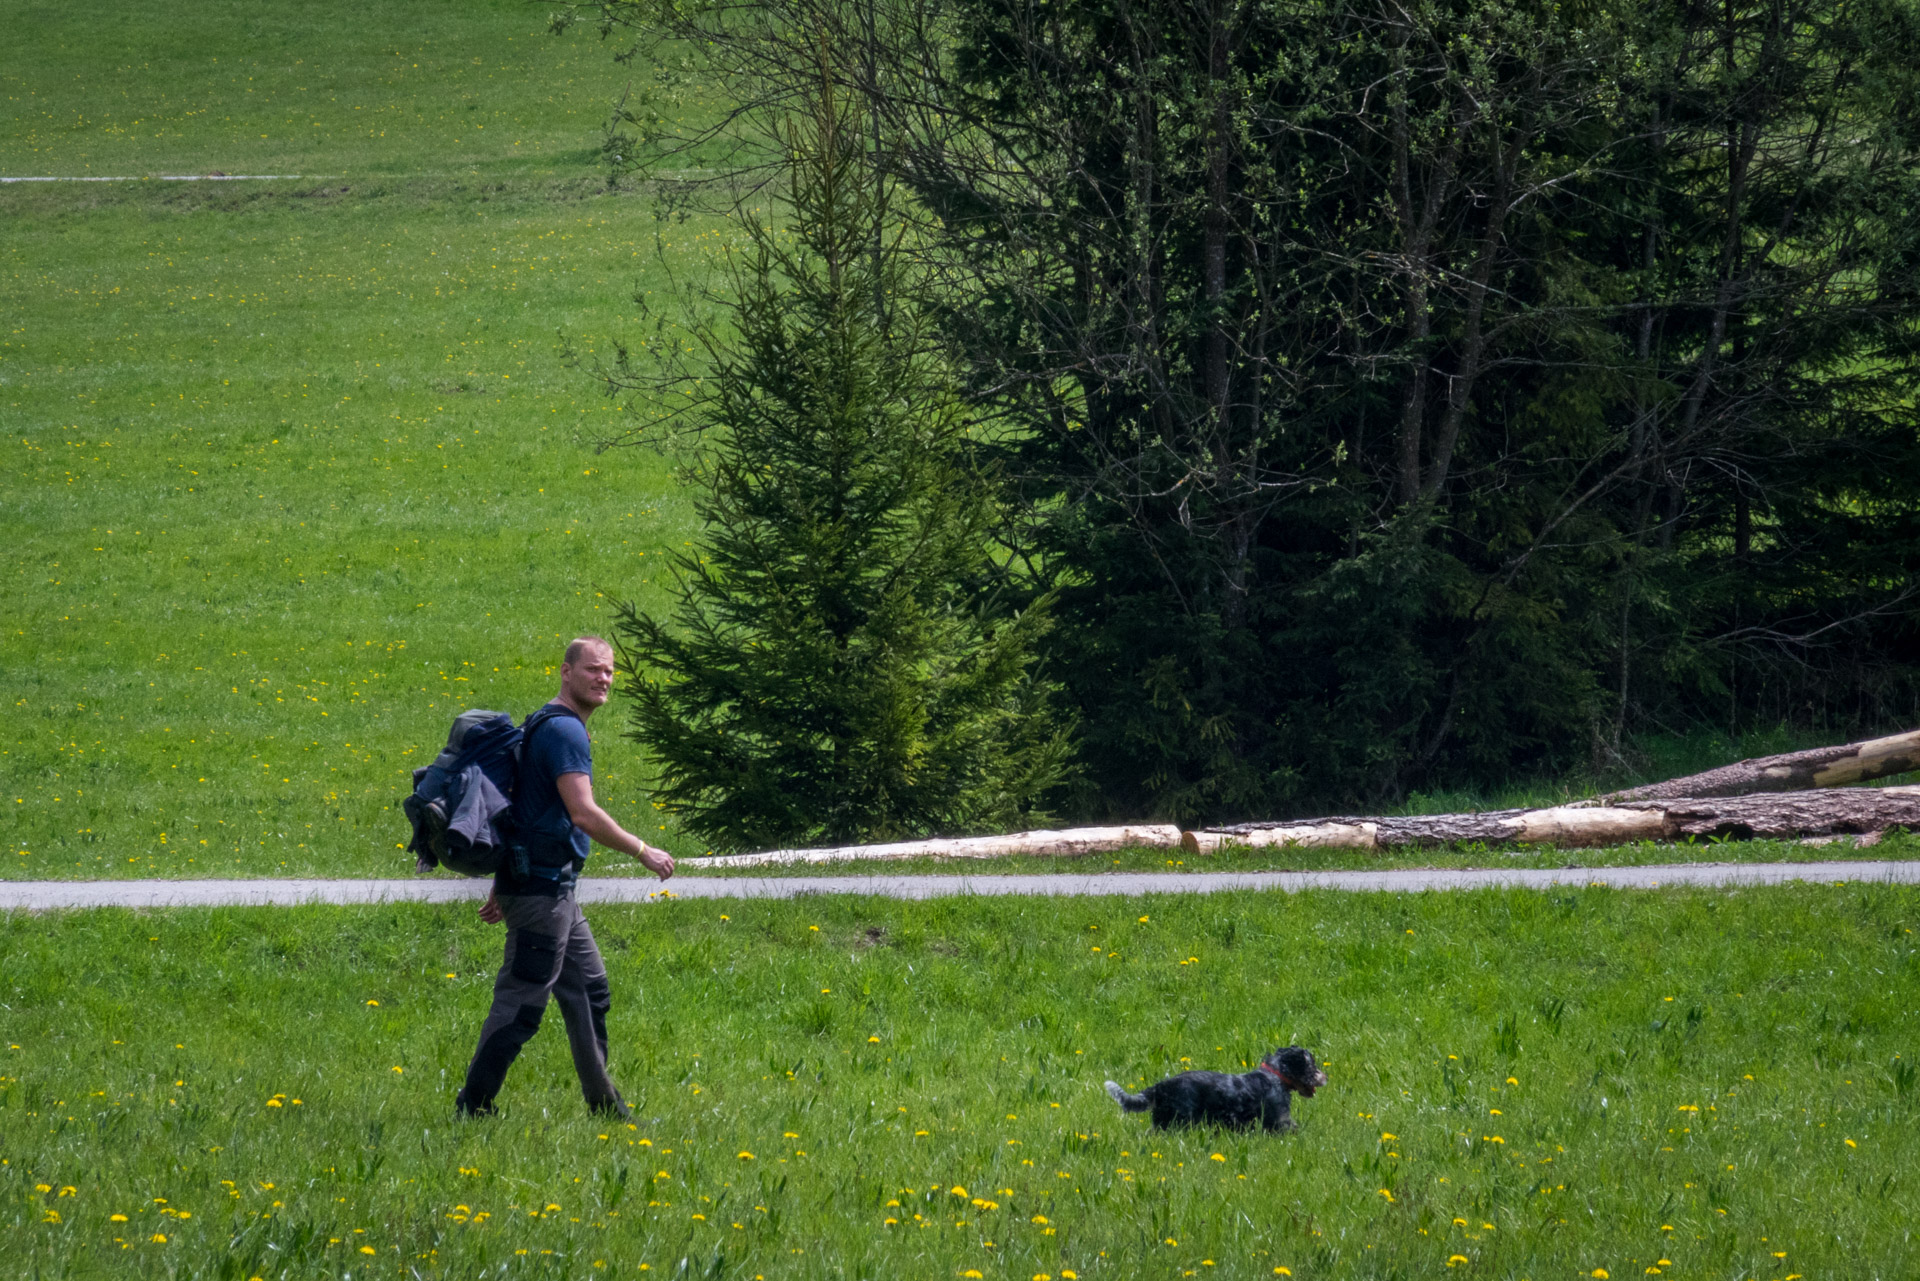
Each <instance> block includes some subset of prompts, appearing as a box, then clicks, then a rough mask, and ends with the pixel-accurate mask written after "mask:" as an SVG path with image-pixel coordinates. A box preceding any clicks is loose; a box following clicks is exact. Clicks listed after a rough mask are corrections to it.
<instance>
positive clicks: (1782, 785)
mask: <svg viewBox="0 0 1920 1281" xmlns="http://www.w3.org/2000/svg"><path fill="white" fill-rule="evenodd" d="M1914 769H1920V730H1913V731H1911V732H1909V733H1906V734H1895V735H1893V736H1891V737H1889V738H1876V739H1871V740H1869V741H1867V742H1864V743H1842V744H1841V745H1840V746H1838V747H1816V748H1814V749H1812V750H1811V751H1806V752H1787V753H1785V754H1784V755H1781V756H1757V757H1755V758H1754V759H1752V760H1749V761H1739V762H1737V763H1735V764H1732V765H1723V766H1721V767H1720V768H1719V769H1710V770H1708V771H1707V772H1706V773H1704V774H1690V775H1688V776H1687V777H1686V778H1672V779H1668V780H1667V781H1666V782H1664V783H1649V784H1648V785H1647V786H1645V787H1632V788H1628V789H1627V790H1626V791H1623V792H1613V793H1610V794H1608V795H1606V796H1597V797H1595V798H1594V799H1593V800H1591V801H1585V802H1582V804H1587V805H1615V804H1618V803H1619V802H1621V801H1659V800H1666V799H1667V798H1669V797H1675V796H1741V795H1744V794H1746V793H1748V792H1793V791H1799V790H1801V789H1803V788H1809V787H1839V786H1842V785H1844V784H1847V783H1864V782H1867V781H1868V780H1870V779H1876V778H1888V777H1890V776H1892V775H1894V774H1904V773H1906V772H1907V771H1908V770H1914Z"/></svg>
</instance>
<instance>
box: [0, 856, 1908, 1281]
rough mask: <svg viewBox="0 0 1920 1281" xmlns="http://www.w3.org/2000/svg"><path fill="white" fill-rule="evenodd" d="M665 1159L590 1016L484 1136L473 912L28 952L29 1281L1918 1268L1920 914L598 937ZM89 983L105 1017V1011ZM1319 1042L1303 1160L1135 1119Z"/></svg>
mask: <svg viewBox="0 0 1920 1281" xmlns="http://www.w3.org/2000/svg"><path fill="white" fill-rule="evenodd" d="M594 924H595V928H596V931H597V933H598V936H599V938H600V941H601V946H602V948H603V950H604V951H605V953H606V955H607V957H608V961H609V966H610V970H611V974H612V980H613V988H614V1002H615V1004H614V1011H613V1015H612V1018H611V1020H610V1026H611V1030H612V1039H613V1043H614V1068H615V1074H616V1076H617V1078H618V1079H619V1080H620V1081H621V1082H622V1084H623V1088H624V1089H625V1091H626V1093H627V1095H628V1097H629V1099H630V1100H631V1101H632V1102H633V1104H634V1107H635V1115H634V1118H633V1121H632V1123H631V1125H627V1124H620V1123H608V1122H606V1121H602V1120H596V1119H594V1118H591V1117H589V1116H587V1115H586V1113H585V1109H584V1106H583V1104H582V1102H581V1100H580V1097H579V1094H578V1091H577V1088H576V1087H575V1085H574V1083H573V1078H572V1074H571V1070H570V1066H569V1064H568V1063H567V1061H566V1057H565V1049H564V1038H563V1037H561V1036H560V1035H559V1031H558V1027H557V1019H558V1015H557V1013H550V1014H549V1021H550V1022H552V1023H554V1024H555V1025H554V1026H549V1027H548V1028H546V1029H545V1030H543V1031H542V1033H541V1034H540V1035H539V1036H538V1037H537V1038H536V1039H535V1040H534V1042H533V1043H532V1045H531V1046H529V1048H528V1051H527V1052H526V1054H524V1055H523V1056H522V1058H521V1061H520V1062H519V1063H518V1064H517V1065H516V1066H515V1068H514V1071H513V1074H512V1076H511V1077H510V1078H509V1080H508V1084H507V1089H506V1091H505V1092H504V1094H503V1095H502V1103H503V1106H504V1114H503V1115H502V1116H501V1117H499V1118H497V1119H495V1120H491V1121H485V1122H456V1121H455V1119H454V1117H453V1114H452V1106H451V1101H452V1095H453V1091H454V1089H455V1088H456V1087H457V1085H458V1083H459V1080H460V1076H461V1073H462V1071H463V1070H464V1066H465V1062H466V1059H467V1056H468V1055H469V1054H470V1053H471V1050H472V1037H473V1035H474V1033H475V1031H476V1029H477V1026H478V1023H479V1020H480V1017H481V1015H482V1013H483V1012H484V1010H485V1007H486V1004H487V999H488V990H489V984H490V981H491V980H490V976H491V973H492V970H493V968H494V966H495V964H496V963H497V957H498V947H499V939H500V936H499V934H498V932H497V931H496V930H493V929H490V928H488V927H485V926H482V925H480V924H479V923H478V922H477V921H476V920H475V919H474V917H473V915H472V912H471V908H470V907H425V906H418V905H410V906H393V907H385V908H378V909H340V908H321V907H312V908H300V909H273V910H253V909H248V910H226V911H218V912H203V911H172V912H165V913H155V914H141V913H133V912H125V911H95V912H87V913H73V914H54V915H48V916H42V917H26V916H20V915H15V916H11V917H6V918H0V939H3V940H4V941H3V942H0V951H3V952H4V954H5V955H6V956H7V957H8V958H9V959H8V966H7V973H6V975H5V978H4V982H3V983H0V986H3V987H4V988H5V990H6V992H7V993H8V995H7V997H6V1000H5V1004H6V1006H7V1008H8V1009H9V1011H10V1013H9V1014H8V1015H7V1021H6V1032H5V1037H4V1043H0V1055H4V1057H3V1058H0V1232H4V1234H5V1236H4V1239H5V1241H6V1242H7V1245H6V1253H7V1256H8V1257H10V1258H12V1259H13V1260H14V1262H13V1263H12V1264H11V1265H9V1267H8V1271H9V1272H11V1273H12V1274H14V1275H20V1276H42V1277H91V1276H109V1275H110V1276H145V1277H177V1278H184V1277H220V1278H235V1277H237V1278H243V1279H244V1278H249V1277H260V1278H300V1277H347V1276H352V1277H375V1276H399V1277H409V1276H418V1277H428V1276H447V1277H475V1276H482V1275H487V1276H495V1275H499V1276H529V1277H570V1278H589V1277H600V1276H609V1277H611V1276H626V1277H639V1276H642V1275H658V1276H675V1277H679V1276H687V1277H693V1276H698V1277H709V1278H729V1277H739V1278H766V1279H767V1281H773V1279H775V1278H789V1277H798V1278H804V1277H821V1278H827V1277H832V1278H843V1277H856V1276H857V1277H874V1278H880V1277H922V1278H936V1279H937V1278H962V1279H967V1278H974V1277H976V1276H977V1277H980V1278H986V1279H997V1278H1007V1279H1010V1281H1030V1279H1031V1278H1034V1277H1039V1276H1045V1277H1048V1278H1067V1279H1068V1281H1096V1279H1097V1278H1102V1277H1108V1278H1129V1279H1131V1278H1168V1279H1170V1281H1179V1279H1181V1278H1188V1277H1201V1278H1220V1279H1221V1281H1226V1279H1227V1278H1268V1279H1269V1281H1270V1279H1271V1278H1273V1277H1275V1276H1276V1275H1278V1276H1281V1277H1288V1276H1290V1277H1293V1278H1296V1279H1298V1281H1307V1279H1308V1278H1315V1277H1320V1278H1336V1277H1339V1278H1354V1277H1380V1278H1387V1277H1400V1278H1410V1277H1438V1276H1442V1275H1446V1276H1453V1275H1459V1276H1463V1277H1489V1278H1494V1277H1498V1278H1513V1279H1516V1281H1518V1279H1520V1278H1527V1279H1529V1281H1547V1279H1548V1278H1556V1279H1571V1278H1575V1277H1588V1278H1615V1279H1624V1278H1628V1277H1634V1278H1640V1277H1646V1276H1666V1277H1674V1278H1689V1279H1693V1278H1700V1279H1703V1281H1704V1279H1707V1278H1715V1279H1721V1281H1785V1278H1788V1277H1793V1278H1795V1279H1796V1281H1799V1279H1800V1278H1805V1279H1806V1281H1826V1279H1828V1278H1896V1277H1910V1276H1913V1275H1915V1274H1916V1273H1917V1272H1920V1244H1916V1243H1915V1241H1914V1240H1913V1233H1912V1225H1913V1223H1914V1222H1915V1221H1916V1218H1920V1184H1917V1183H1916V1180H1915V1175H1914V1171H1915V1170H1916V1169H1920V1139H1916V1130H1915V1126H1914V1112H1915V1101H1916V1096H1915V1091H1914V1088H1913V1087H1914V1081H1915V1073H1914V1070H1913V1066H1912V1065H1913V1060H1914V1055H1915V1053H1916V1051H1920V1046H1916V1044H1915V1039H1914V1038H1915V1028H1916V1027H1920V1023H1917V1022H1916V1011H1915V1010H1914V1008H1913V1004H1914V999H1915V992H1916V991H1917V990H1920V987H1917V986H1916V984H1917V983H1920V951H1916V947H1915V941H1916V936H1915V934H1914V929H1915V927H1916V925H1920V893H1916V892H1915V891H1914V890H1912V889H1909V888H1899V887H1889V886H1885V885H1877V886H1876V885H1867V884H1852V885H1845V886H1800V887H1790V888H1784V889H1776V890H1769V891H1767V892H1765V893H1739V892H1725V891H1718V892H1694V891H1684V892H1661V893H1658V894H1654V893H1644V892H1639V893H1635V892H1615V891H1608V890H1603V889H1584V890H1571V891H1568V892H1565V893H1561V894H1555V895H1546V894H1532V893H1518V892H1513V893H1501V892H1486V893H1480V892H1476V893H1470V894H1452V893H1449V894H1427V895H1417V896H1403V897H1393V896H1385V895H1335V894H1325V893H1311V894H1301V895H1292V896H1288V895H1260V894H1244V895H1216V896H1207V897H1203V898H1181V897H1160V898H1146V899H1139V900H1133V901H1125V900H1100V901H1054V902H1044V903H1040V902H1030V901H1018V900H1004V899H1002V900H979V899H946V900H936V901H932V902H923V903H900V902H891V901H877V900H865V899H860V898H855V897H849V896H833V897H829V898H820V899H815V900H810V901H809V900H802V901H797V902H786V903H777V902H765V901H753V902H740V903H736V904H732V905H728V904H725V903H712V902H700V903H695V902H689V901H684V900H683V901H678V902H675V901H659V902H655V903H651V904H648V905H644V906H638V905H636V906H628V907H623V908H612V907H608V908H603V909H601V910H598V911H596V912H595V913H594ZM79 965H83V966H84V969H85V971H86V972H85V974H84V976H78V977H77V976H76V973H75V971H76V967H77V966H79ZM1287 1042H1300V1043H1304V1044H1306V1045H1308V1046H1310V1047H1312V1048H1313V1049H1314V1050H1316V1051H1317V1052H1318V1053H1319V1054H1320V1056H1321V1057H1322V1058H1323V1059H1324V1060H1325V1062H1326V1069H1327V1072H1328V1075H1329V1077H1330V1084H1329V1085H1328V1086H1327V1087H1326V1088H1325V1089H1324V1090H1322V1091H1321V1092H1320V1093H1319V1095H1318V1096H1317V1097H1315V1098H1313V1099H1311V1100H1296V1101H1295V1114H1296V1117H1297V1118H1298V1119H1299V1120H1300V1122H1301V1127H1302V1128H1301V1130H1300V1131H1299V1133H1297V1134H1295V1135H1292V1136H1287V1137H1274V1136H1266V1135H1259V1134H1254V1135H1246V1134H1236V1133H1227V1132H1219V1131H1188V1132H1180V1133H1154V1132H1151V1131H1150V1130H1149V1129H1148V1128H1147V1126H1146V1124H1145V1122H1144V1120H1143V1119H1142V1118H1140V1117H1123V1116H1121V1114H1120V1113H1119V1112H1118V1110H1117V1109H1116V1108H1115V1107H1114V1106H1113V1104H1112V1103H1111V1102H1110V1101H1109V1100H1108V1099H1107V1097H1106V1095H1105V1094H1104V1093H1103V1092H1102V1090H1101V1084H1100V1083H1101V1081H1102V1080H1103V1079H1104V1078H1106V1077H1108V1076H1112V1077H1115V1078H1117V1079H1119V1080H1121V1081H1122V1082H1124V1083H1126V1084H1128V1085H1137V1084H1140V1083H1143V1082H1147V1081H1151V1080H1154V1079H1158V1078H1159V1077H1160V1076H1162V1075H1164V1074H1168V1073H1172V1072H1176V1071H1180V1070H1184V1069H1185V1068H1187V1067H1189V1066H1211V1067H1221V1068H1232V1069H1236V1070H1239V1069H1241V1068H1243V1067H1244V1066H1245V1065H1246V1064H1247V1063H1249V1061H1250V1060H1251V1059H1252V1057H1253V1056H1254V1055H1255V1054H1256V1053H1258V1052H1259V1051H1261V1050H1263V1049H1266V1048H1270V1047H1271V1046H1273V1045H1274V1044H1278V1043H1287Z"/></svg>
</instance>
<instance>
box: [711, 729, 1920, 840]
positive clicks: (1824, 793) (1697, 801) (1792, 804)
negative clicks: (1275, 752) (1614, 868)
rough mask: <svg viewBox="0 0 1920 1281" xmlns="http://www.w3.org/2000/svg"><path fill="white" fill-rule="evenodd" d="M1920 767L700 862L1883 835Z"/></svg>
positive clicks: (1852, 768)
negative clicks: (1460, 808) (1530, 802)
mask: <svg viewBox="0 0 1920 1281" xmlns="http://www.w3.org/2000/svg"><path fill="white" fill-rule="evenodd" d="M1916 769H1920V730H1915V731H1913V732H1911V733H1906V734H1895V735H1893V736H1891V737H1888V738H1876V739H1872V740H1870V741H1868V742H1864V743H1846V744H1843V745H1841V746H1838V747H1821V748H1815V749H1814V750H1812V751H1806V752H1789V753H1786V754H1785V755H1781V756H1763V757H1757V758H1755V759H1753V760H1747V761H1741V762H1739V763H1738V764H1734V765H1727V766H1723V767H1722V768H1720V769H1715V770H1708V771H1707V772H1706V773H1704V774H1693V775H1689V776H1688V777H1686V778H1676V779H1669V780H1668V781H1666V782H1664V783H1653V784H1649V785H1647V786H1645V787H1635V788H1629V789H1627V790H1625V791H1620V792H1612V793H1609V794H1607V795H1605V796H1596V797H1594V798H1592V799H1591V800H1585V801H1576V802H1574V803H1572V804H1569V805H1559V806H1553V807H1551V808H1547V809H1531V810H1528V809H1511V810H1480V811H1475V812H1473V813H1466V814H1419V815H1408V816H1397V817H1395V816H1387V817H1338V818H1318V819H1296V820H1288V821H1273V822H1264V823H1240V824H1236V825H1234V826H1231V827H1216V828H1208V829H1205V830H1202V831H1194V832H1183V831H1181V830H1180V828H1178V827H1176V826H1173V825H1172V824H1167V823H1142V824H1133V825H1129V826H1126V827H1080V828H1069V829H1066V830H1063V831H1040V832H1015V833H1013V834H1011V835H1008V836H967V837H943V838H937V839H934V840H926V841H898V842H894V843H891V844H882V845H847V846H838V847H834V848H828V849H810V850H768V851H766V852H765V853H760V854H733V855H723V856H721V857H718V858H703V859H698V860H691V861H690V862H689V864H688V865H689V866H690V867H702V868H708V867H714V868H746V867H781V866H792V865H795V864H810V863H839V862H848V861H854V860H859V861H869V860H871V861H889V860H898V859H909V858H955V859H979V858H1001V857H1004V856H1007V855H1022V854H1025V855H1052V856H1055V857H1067V858H1072V857H1079V856H1083V855H1088V854H1099V853H1105V852H1108V851H1112V850H1118V849H1125V848H1128V847H1138V846H1143V845H1145V846H1156V847H1172V846H1180V847H1182V848H1184V849H1185V850H1187V852H1189V853H1192V854H1202V853H1207V852H1210V851H1213V850H1218V849H1222V848H1225V847H1228V846H1240V847H1271V846H1294V847H1298V848H1308V849H1311V848H1316V847H1318V848H1339V849H1359V850H1376V849H1395V848H1401V847H1407V846H1423V845H1448V844H1454V843H1460V842H1474V841H1479V842H1484V843H1485V844H1487V845H1548V844H1551V845H1555V846H1561V847H1566V848H1575V847H1580V846H1595V845H1622V844H1627V843H1629V842H1633V841H1670V840H1681V839H1685V838H1686V837H1689V836H1692V837H1721V838H1729V839H1735V840H1752V839H1755V838H1772V839H1796V838H1797V839H1803V840H1806V839H1811V840H1816V841H1819V840H1831V839H1833V838H1835V837H1838V836H1844V835H1860V836H1864V837H1868V838H1871V839H1877V834H1878V833H1880V832H1884V831H1885V830H1886V829H1887V828H1889V827H1906V828H1915V829H1920V787H1848V786H1844V785H1845V784H1849V783H1863V782H1869V781H1871V780H1874V779H1880V778H1889V777H1891V776H1893V775H1896V774H1904V773H1906V772H1908V771H1910V770H1916Z"/></svg>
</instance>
